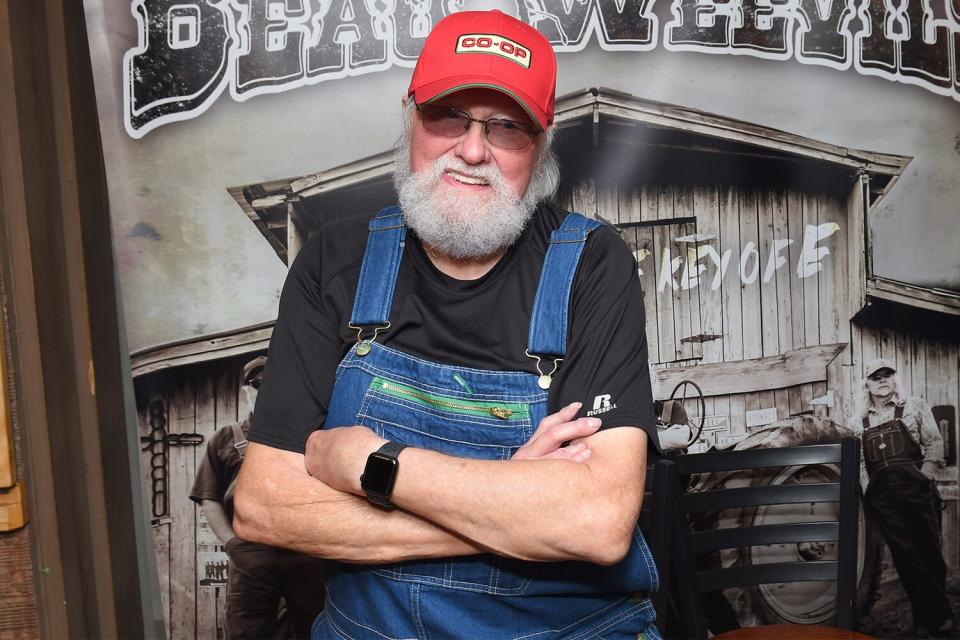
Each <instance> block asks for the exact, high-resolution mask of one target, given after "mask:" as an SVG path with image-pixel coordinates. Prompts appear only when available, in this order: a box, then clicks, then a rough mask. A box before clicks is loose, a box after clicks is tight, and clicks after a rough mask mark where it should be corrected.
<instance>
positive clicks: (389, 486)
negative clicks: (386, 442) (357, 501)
mask: <svg viewBox="0 0 960 640" xmlns="http://www.w3.org/2000/svg"><path fill="white" fill-rule="evenodd" d="M396 469H397V460H396V459H395V458H388V457H386V456H383V455H380V454H378V453H373V454H371V455H370V457H369V458H367V466H366V468H365V469H364V470H363V480H362V482H361V485H362V486H363V490H364V491H369V492H371V493H378V494H380V495H383V496H389V495H390V492H391V491H393V483H394V480H396V477H397V474H396Z"/></svg>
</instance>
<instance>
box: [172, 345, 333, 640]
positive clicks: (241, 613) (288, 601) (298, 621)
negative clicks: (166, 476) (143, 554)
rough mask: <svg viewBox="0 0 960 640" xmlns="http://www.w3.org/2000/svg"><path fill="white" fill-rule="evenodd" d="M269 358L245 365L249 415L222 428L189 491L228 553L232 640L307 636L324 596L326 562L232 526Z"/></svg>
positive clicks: (228, 615) (244, 390)
mask: <svg viewBox="0 0 960 640" xmlns="http://www.w3.org/2000/svg"><path fill="white" fill-rule="evenodd" d="M266 364H267V359H266V358H265V357H264V356H258V357H256V358H254V359H253V360H250V361H249V362H247V363H246V364H245V365H244V366H243V372H242V373H243V375H242V377H241V380H242V381H243V382H242V384H241V387H240V391H241V393H242V394H243V397H244V399H245V400H246V404H247V409H249V414H248V415H247V417H246V418H244V419H243V420H241V421H240V422H236V423H234V424H228V425H226V426H223V427H221V428H219V429H217V432H216V433H215V434H213V437H212V438H210V440H209V441H208V442H207V449H206V452H205V455H204V456H203V459H202V460H201V461H200V467H199V468H198V469H197V476H196V478H194V481H193V488H192V489H191V490H190V499H191V500H193V501H195V502H197V503H199V504H200V508H201V510H202V511H203V513H204V515H205V516H206V518H207V523H208V525H209V526H210V530H211V531H213V533H214V535H215V536H217V539H219V540H220V543H221V544H223V545H224V550H225V551H226V552H227V557H228V559H229V561H230V562H229V566H228V568H227V569H228V570H227V581H228V582H227V610H226V615H225V618H226V619H225V623H226V627H227V638H228V640H241V639H243V638H307V637H309V634H310V624H311V623H312V622H313V620H314V618H315V617H316V616H317V614H318V613H319V612H320V609H321V607H322V602H318V600H321V599H322V598H323V583H322V580H323V561H322V560H320V559H318V558H313V557H310V556H306V555H303V554H302V553H297V552H295V551H291V550H289V549H282V548H278V547H272V546H268V545H263V544H259V543H256V542H249V541H247V540H243V539H241V538H239V537H237V535H236V533H235V532H234V530H233V527H232V526H231V524H230V522H231V520H232V519H233V498H234V494H235V489H236V479H237V475H238V474H239V473H240V468H241V465H242V464H243V459H244V457H245V451H246V448H247V434H248V433H249V432H250V424H251V419H252V417H253V411H254V407H256V404H257V392H258V389H259V388H260V383H261V382H262V381H263V369H264V367H265V366H266Z"/></svg>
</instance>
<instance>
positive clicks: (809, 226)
mask: <svg viewBox="0 0 960 640" xmlns="http://www.w3.org/2000/svg"><path fill="white" fill-rule="evenodd" d="M591 184H592V183H591ZM589 192H590V188H589V186H588V185H587V184H586V183H584V185H581V186H580V187H578V188H576V189H574V190H573V192H572V193H573V199H574V200H575V201H577V200H579V201H585V200H589V196H588V193H589ZM597 193H598V194H600V195H599V196H598V197H597V202H598V203H599V204H598V206H599V208H598V212H599V215H600V216H601V217H602V218H604V219H606V220H609V221H611V222H613V221H615V222H616V224H618V225H627V226H625V227H623V228H622V235H623V237H624V240H625V241H626V242H627V244H628V246H629V247H630V249H631V250H632V251H633V253H634V256H635V257H636V258H637V261H638V267H639V269H640V272H641V277H642V280H643V285H644V291H645V292H646V296H645V300H646V303H647V317H648V325H647V327H646V330H647V339H648V343H649V347H650V354H651V360H652V361H653V362H655V363H657V364H661V365H668V364H670V363H675V362H684V361H688V360H690V359H696V360H697V361H699V362H703V363H713V362H737V361H739V360H743V359H749V358H757V357H763V356H773V355H777V354H782V353H785V352H788V351H791V350H794V349H798V348H802V347H805V346H816V345H821V344H832V343H835V342H849V341H850V339H851V328H850V326H849V316H848V315H847V311H848V308H849V302H848V300H847V294H848V288H847V286H846V280H847V274H848V264H847V260H846V258H845V255H844V252H845V251H846V249H847V235H846V215H847V212H846V206H847V203H846V202H845V201H843V200H842V199H840V198H836V197H832V196H828V195H826V194H818V193H805V192H800V191H796V190H790V191H783V190H775V189H761V188H758V189H752V190H750V189H744V188H738V187H730V186H724V185H696V186H689V185H675V184H640V185H633V186H621V187H620V188H619V191H618V197H617V199H616V207H615V210H614V204H613V202H614V199H613V198H612V196H611V195H610V194H609V192H608V190H606V189H600V188H598V189H597ZM600 205H602V206H600ZM679 218H695V220H696V223H695V225H693V224H680V223H678V222H677V219H679ZM657 221H663V224H662V225H659V224H656V222H657ZM637 222H644V223H650V224H653V226H645V227H631V226H629V225H631V224H633V223H637ZM828 223H832V224H835V225H837V230H836V231H834V232H832V233H830V234H829V235H828V236H827V237H826V238H823V239H821V240H819V241H817V240H816V235H813V237H812V238H810V237H808V236H809V235H810V234H815V233H816V229H817V226H818V225H821V224H828ZM648 229H649V231H647V230H648ZM648 233H649V236H648V235H647V234H648ZM694 233H696V234H697V236H696V237H697V238H698V240H697V241H695V242H677V241H676V239H677V238H678V237H685V236H690V235H692V234H694ZM805 241H807V242H809V243H810V246H808V247H807V255H806V260H807V261H810V260H811V258H810V256H811V254H813V255H814V257H816V254H814V252H815V251H816V250H820V251H821V252H822V251H823V250H826V253H824V255H823V256H822V258H820V260H819V265H817V264H816V263H815V262H814V263H813V265H812V267H811V270H812V273H811V274H809V275H805V277H803V276H802V275H801V273H799V269H798V265H799V263H800V262H801V261H802V260H803V259H804V243H805ZM818 266H819V270H817V267H818ZM654 291H655V295H652V292H654ZM651 322H653V323H654V324H653V325H651V324H650V323H651ZM701 334H710V335H716V336H720V338H717V339H715V340H708V341H706V342H704V343H698V342H694V343H691V342H681V340H682V339H683V338H686V337H689V336H695V335H701ZM844 362H845V363H846V364H849V363H850V355H847V356H846V357H845V358H844Z"/></svg>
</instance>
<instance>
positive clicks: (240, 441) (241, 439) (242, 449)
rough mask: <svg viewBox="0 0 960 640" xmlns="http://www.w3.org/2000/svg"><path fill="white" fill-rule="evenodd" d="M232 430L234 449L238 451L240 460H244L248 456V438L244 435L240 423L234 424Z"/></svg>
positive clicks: (231, 426)
mask: <svg viewBox="0 0 960 640" xmlns="http://www.w3.org/2000/svg"><path fill="white" fill-rule="evenodd" d="M230 428H231V430H232V431H233V448H234V449H236V450H237V455H238V456H240V460H243V458H244V457H245V456H246V449H247V436H245V435H243V427H241V426H240V423H239V422H234V423H233V424H232V425H230Z"/></svg>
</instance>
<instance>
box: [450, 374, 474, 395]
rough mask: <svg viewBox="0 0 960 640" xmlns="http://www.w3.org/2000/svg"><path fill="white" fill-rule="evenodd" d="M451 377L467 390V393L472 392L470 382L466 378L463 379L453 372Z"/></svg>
mask: <svg viewBox="0 0 960 640" xmlns="http://www.w3.org/2000/svg"><path fill="white" fill-rule="evenodd" d="M453 379H454V380H456V381H457V382H459V383H460V386H461V387H463V388H464V389H466V390H467V393H470V394H472V393H473V388H472V387H471V386H470V384H469V383H468V382H467V381H466V380H464V379H463V376H461V375H460V374H459V373H455V374H453Z"/></svg>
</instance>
